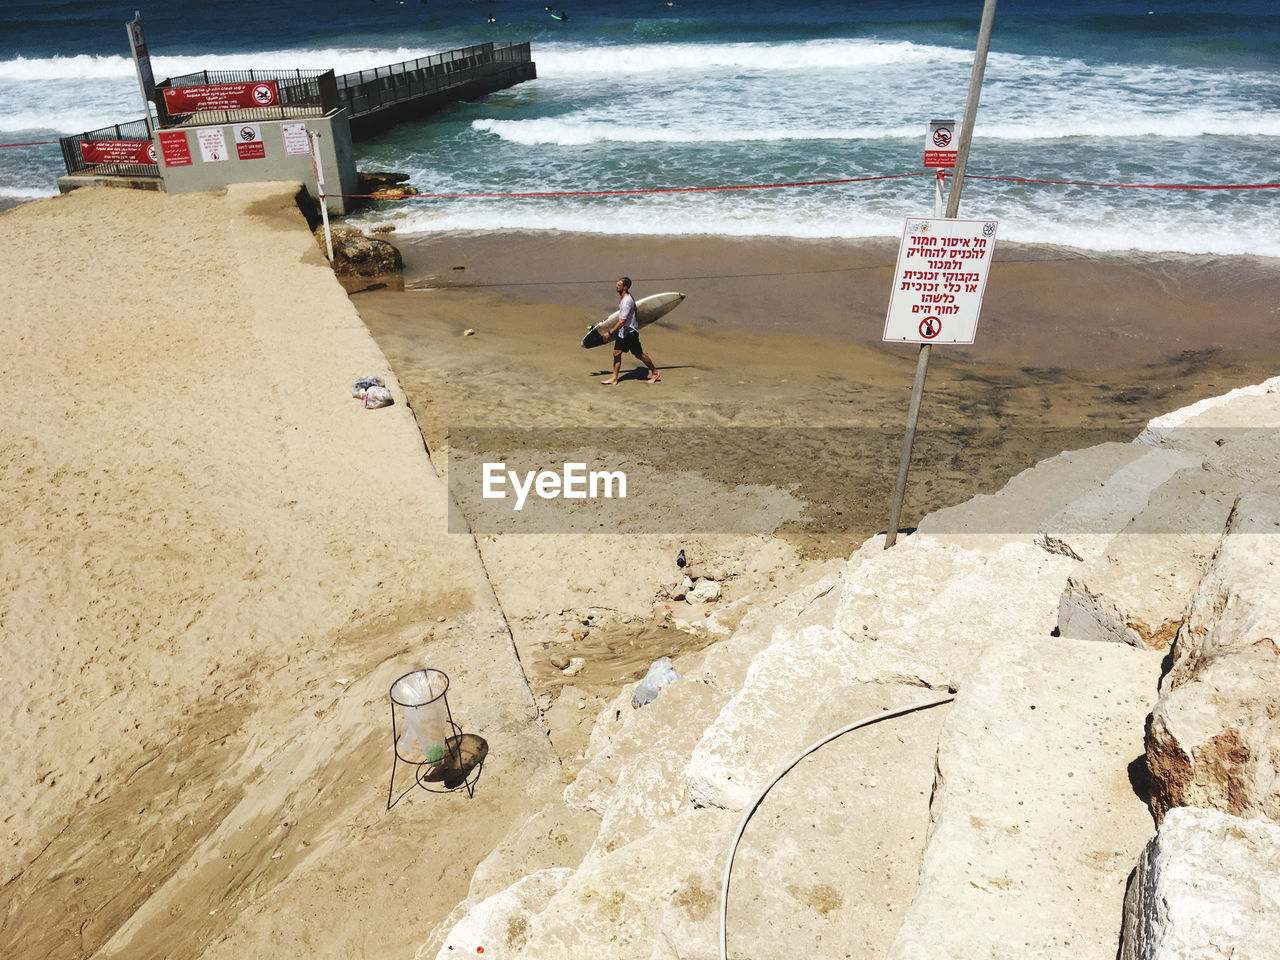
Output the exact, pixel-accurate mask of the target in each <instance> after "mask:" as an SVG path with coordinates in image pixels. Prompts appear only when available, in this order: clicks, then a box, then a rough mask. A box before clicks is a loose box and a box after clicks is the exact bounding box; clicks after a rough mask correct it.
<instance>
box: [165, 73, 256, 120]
mask: <svg viewBox="0 0 1280 960" xmlns="http://www.w3.org/2000/svg"><path fill="white" fill-rule="evenodd" d="M279 103H280V88H279V87H277V86H276V82H275V81H274V80H258V81H255V82H253V83H206V84H201V85H198V86H193V87H165V88H164V106H165V109H166V110H168V111H169V113H171V114H174V113H200V112H202V111H205V110H246V109H250V108H253V107H274V106H277V105H278V104H279Z"/></svg>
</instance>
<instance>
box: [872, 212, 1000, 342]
mask: <svg viewBox="0 0 1280 960" xmlns="http://www.w3.org/2000/svg"><path fill="white" fill-rule="evenodd" d="M998 226H999V224H998V223H997V222H996V221H995V220H944V219H937V220H935V219H926V218H924V217H907V222H906V225H905V227H904V228H903V231H902V244H901V246H899V248H898V268H897V270H895V271H894V275H893V292H892V293H891V294H890V295H889V313H888V316H887V317H886V318H885V322H884V337H883V338H882V339H884V340H885V341H886V342H891V343H973V338H974V336H975V335H976V334H977V332H978V314H979V313H980V312H981V310H982V294H983V292H984V291H985V290H986V287H987V271H988V269H989V268H990V266H991V257H992V254H993V253H994V252H995V246H996V228H997V227H998Z"/></svg>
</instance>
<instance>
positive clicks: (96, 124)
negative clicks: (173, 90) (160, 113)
mask: <svg viewBox="0 0 1280 960" xmlns="http://www.w3.org/2000/svg"><path fill="white" fill-rule="evenodd" d="M141 119H142V99H141V98H140V97H137V96H136V94H135V98H134V100H133V101H132V102H130V104H129V105H128V107H127V108H126V109H123V110H122V109H120V108H118V107H115V106H106V107H101V108H94V107H91V106H89V107H85V108H84V109H82V110H58V111H56V112H55V111H46V110H16V111H11V112H9V111H0V134H4V136H5V138H6V140H7V139H9V138H10V137H11V136H13V135H18V134H22V135H24V136H22V137H21V139H23V140H27V139H30V140H47V139H49V138H51V137H60V136H61V137H66V136H70V135H72V134H75V133H82V132H84V131H87V130H98V129H100V128H102V127H109V126H111V125H112V124H114V123H128V122H129V121H131V120H141ZM53 123H56V124H57V126H56V127H55V126H51V124H53Z"/></svg>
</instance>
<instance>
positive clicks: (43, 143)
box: [0, 140, 58, 147]
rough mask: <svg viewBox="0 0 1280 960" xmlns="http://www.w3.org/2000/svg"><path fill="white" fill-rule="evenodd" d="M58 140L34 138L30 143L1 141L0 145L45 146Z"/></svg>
mask: <svg viewBox="0 0 1280 960" xmlns="http://www.w3.org/2000/svg"><path fill="white" fill-rule="evenodd" d="M57 142H58V141H57V140H32V141H31V142H30V143H0V147H43V146H46V145H48V144H55V143H57Z"/></svg>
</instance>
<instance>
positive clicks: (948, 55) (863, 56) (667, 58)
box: [532, 39, 973, 79]
mask: <svg viewBox="0 0 1280 960" xmlns="http://www.w3.org/2000/svg"><path fill="white" fill-rule="evenodd" d="M532 52H533V59H534V60H535V61H537V64H538V75H539V76H542V77H547V78H549V79H555V78H557V77H566V76H567V77H574V78H576V77H582V76H586V75H591V76H594V75H598V74H603V75H607V76H614V77H617V76H634V75H637V74H658V73H663V74H671V73H711V72H722V71H725V70H738V71H751V72H769V73H775V72H779V71H807V70H863V69H872V68H876V67H884V66H888V65H890V64H922V65H923V64H939V63H968V62H969V61H971V60H972V59H973V55H972V54H971V53H968V52H966V51H963V50H955V49H951V48H949V47H934V46H927V45H923V44H918V43H911V42H910V41H899V42H891V43H886V42H883V41H877V40H864V39H849V40H801V41H790V42H783V43H763V42H760V43H663V44H635V45H618V46H600V45H594V46H587V45H579V44H561V43H549V44H540V45H536V46H535V47H534V48H533V51H532Z"/></svg>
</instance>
